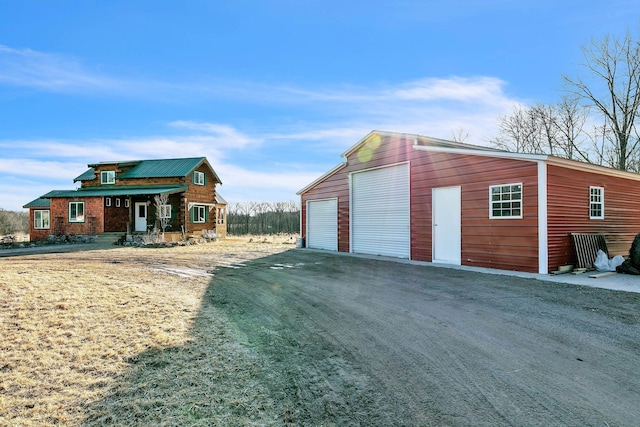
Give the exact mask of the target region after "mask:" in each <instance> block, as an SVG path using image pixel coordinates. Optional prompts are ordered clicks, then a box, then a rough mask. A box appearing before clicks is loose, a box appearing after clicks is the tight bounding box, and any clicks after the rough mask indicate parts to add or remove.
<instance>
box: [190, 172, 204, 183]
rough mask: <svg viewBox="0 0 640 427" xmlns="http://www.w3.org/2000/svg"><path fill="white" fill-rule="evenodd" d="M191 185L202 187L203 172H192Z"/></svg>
mask: <svg viewBox="0 0 640 427" xmlns="http://www.w3.org/2000/svg"><path fill="white" fill-rule="evenodd" d="M193 183H194V184H196V185H204V172H198V171H195V172H193Z"/></svg>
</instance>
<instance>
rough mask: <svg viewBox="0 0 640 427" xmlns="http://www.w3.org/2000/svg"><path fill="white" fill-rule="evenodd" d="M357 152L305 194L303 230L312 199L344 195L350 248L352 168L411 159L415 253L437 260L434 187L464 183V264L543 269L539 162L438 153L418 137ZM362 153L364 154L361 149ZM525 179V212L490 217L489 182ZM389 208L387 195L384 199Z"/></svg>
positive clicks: (343, 225) (342, 231) (341, 245)
mask: <svg viewBox="0 0 640 427" xmlns="http://www.w3.org/2000/svg"><path fill="white" fill-rule="evenodd" d="M360 151H363V152H364V153H365V155H361V153H359V152H355V153H352V154H351V155H350V156H349V157H348V158H347V165H346V166H345V167H344V168H342V169H340V170H339V171H337V172H336V173H335V174H333V175H331V176H329V177H327V178H325V179H324V180H323V181H321V182H319V183H317V184H316V185H315V186H314V187H313V188H311V189H309V190H307V191H306V192H305V193H303V194H302V235H303V236H304V235H305V234H306V206H305V205H306V201H307V200H315V199H322V198H330V197H337V198H338V222H339V224H338V250H339V251H341V252H349V250H350V246H349V243H350V242H349V174H350V173H351V172H355V171H361V170H365V169H371V168H375V167H380V166H387V165H391V164H395V163H400V162H405V161H409V162H410V181H411V259H414V260H420V261H431V260H432V255H433V254H432V236H431V234H432V219H431V218H432V200H431V194H432V191H433V189H434V188H437V187H450V186H460V187H461V196H462V212H461V219H462V236H463V237H462V264H464V265H472V266H480V267H491V268H500V269H511V270H520V271H530V272H537V271H538V234H537V227H538V198H537V190H538V189H537V187H538V175H537V164H536V163H535V162H528V161H521V160H513V159H501V158H490V157H482V156H470V155H459V154H444V153H433V152H427V151H421V150H415V149H414V148H413V140H408V139H401V138H392V137H391V138H390V137H386V138H383V140H382V142H381V144H380V145H379V146H378V147H366V146H365V147H363V149H361V150H360ZM359 154H360V155H359ZM515 182H521V183H522V184H523V212H524V215H523V218H522V219H499V220H496V219H493V220H492V219H489V186H491V185H499V184H509V183H515ZM380 205H381V209H384V208H385V205H384V200H381V201H380Z"/></svg>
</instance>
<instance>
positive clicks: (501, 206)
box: [489, 183, 522, 219]
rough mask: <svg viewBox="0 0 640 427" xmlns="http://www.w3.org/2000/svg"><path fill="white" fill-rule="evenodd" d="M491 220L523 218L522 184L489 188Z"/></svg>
mask: <svg viewBox="0 0 640 427" xmlns="http://www.w3.org/2000/svg"><path fill="white" fill-rule="evenodd" d="M489 204H490V207H491V208H490V210H489V218H491V219H494V218H496V219H499V218H522V183H519V184H503V185H492V186H491V187H489Z"/></svg>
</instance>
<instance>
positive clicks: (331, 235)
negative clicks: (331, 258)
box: [306, 199, 338, 251]
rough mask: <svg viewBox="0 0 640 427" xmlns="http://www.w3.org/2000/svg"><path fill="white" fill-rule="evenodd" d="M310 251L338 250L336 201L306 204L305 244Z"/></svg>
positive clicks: (314, 201)
mask: <svg viewBox="0 0 640 427" xmlns="http://www.w3.org/2000/svg"><path fill="white" fill-rule="evenodd" d="M306 246H307V247H308V248H312V249H327V250H330V251H337V250H338V199H326V200H311V201H309V202H308V203H307V242H306Z"/></svg>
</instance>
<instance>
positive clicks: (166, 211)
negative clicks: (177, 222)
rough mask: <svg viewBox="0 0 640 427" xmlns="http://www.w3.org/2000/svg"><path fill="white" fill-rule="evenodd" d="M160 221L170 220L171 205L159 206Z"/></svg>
mask: <svg viewBox="0 0 640 427" xmlns="http://www.w3.org/2000/svg"><path fill="white" fill-rule="evenodd" d="M159 213H160V219H165V218H169V219H171V205H160V212H159Z"/></svg>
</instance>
